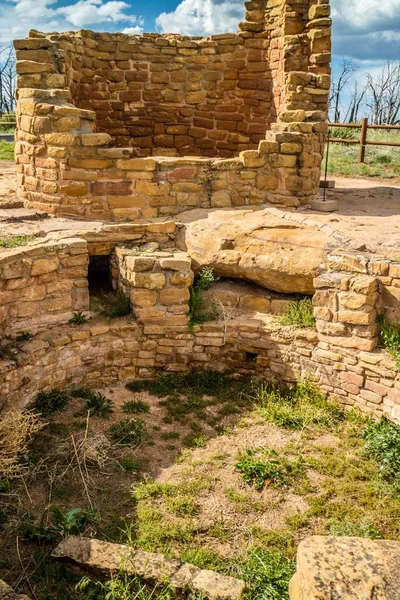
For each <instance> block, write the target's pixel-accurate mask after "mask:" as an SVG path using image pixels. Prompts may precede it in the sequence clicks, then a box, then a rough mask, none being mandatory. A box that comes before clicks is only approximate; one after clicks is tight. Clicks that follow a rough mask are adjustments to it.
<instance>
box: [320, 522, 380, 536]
mask: <svg viewBox="0 0 400 600" xmlns="http://www.w3.org/2000/svg"><path fill="white" fill-rule="evenodd" d="M329 535H334V536H337V537H362V538H368V539H370V540H379V539H380V538H381V537H382V534H381V532H380V531H378V530H377V528H376V527H375V526H374V525H373V524H372V523H371V522H370V521H369V520H368V519H365V520H364V521H362V522H359V523H352V522H351V521H348V520H342V521H340V520H338V519H332V520H331V522H330V524H329Z"/></svg>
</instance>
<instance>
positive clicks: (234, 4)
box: [156, 0, 244, 35]
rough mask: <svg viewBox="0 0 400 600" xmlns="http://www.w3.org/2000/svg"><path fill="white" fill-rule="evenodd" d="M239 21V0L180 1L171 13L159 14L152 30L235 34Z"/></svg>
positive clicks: (187, 33) (191, 33)
mask: <svg viewBox="0 0 400 600" xmlns="http://www.w3.org/2000/svg"><path fill="white" fill-rule="evenodd" d="M243 17H244V2H243V0H183V1H182V2H181V3H180V4H179V5H178V6H177V8H176V9H175V10H174V11H172V12H169V13H166V12H163V13H161V14H160V15H159V16H158V17H157V19H156V26H157V27H158V28H159V29H160V31H162V32H163V33H182V34H184V35H212V34H213V33H225V32H231V31H232V32H236V31H237V29H238V23H239V21H242V20H243Z"/></svg>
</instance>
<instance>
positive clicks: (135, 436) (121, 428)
mask: <svg viewBox="0 0 400 600" xmlns="http://www.w3.org/2000/svg"><path fill="white" fill-rule="evenodd" d="M111 435H112V438H113V440H115V441H116V442H117V443H118V444H120V445H121V446H130V445H135V446H139V444H141V443H142V442H143V440H144V439H145V437H146V427H145V424H144V422H143V421H141V420H140V419H134V418H131V419H123V420H122V421H118V422H117V423H114V425H113V426H112V427H111Z"/></svg>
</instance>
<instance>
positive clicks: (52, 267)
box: [31, 256, 59, 277]
mask: <svg viewBox="0 0 400 600" xmlns="http://www.w3.org/2000/svg"><path fill="white" fill-rule="evenodd" d="M58 267H59V260H58V258H57V256H54V257H51V258H38V259H36V260H34V261H33V263H32V269H31V274H32V277H35V276H37V275H44V274H45V273H51V272H52V271H57V269H58Z"/></svg>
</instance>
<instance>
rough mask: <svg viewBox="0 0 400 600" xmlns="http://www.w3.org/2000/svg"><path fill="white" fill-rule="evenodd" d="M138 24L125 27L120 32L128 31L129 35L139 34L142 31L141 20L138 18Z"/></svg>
mask: <svg viewBox="0 0 400 600" xmlns="http://www.w3.org/2000/svg"><path fill="white" fill-rule="evenodd" d="M140 23H141V24H140V25H135V27H125V29H123V30H122V32H121V33H128V34H131V35H139V34H141V33H143V20H140Z"/></svg>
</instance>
